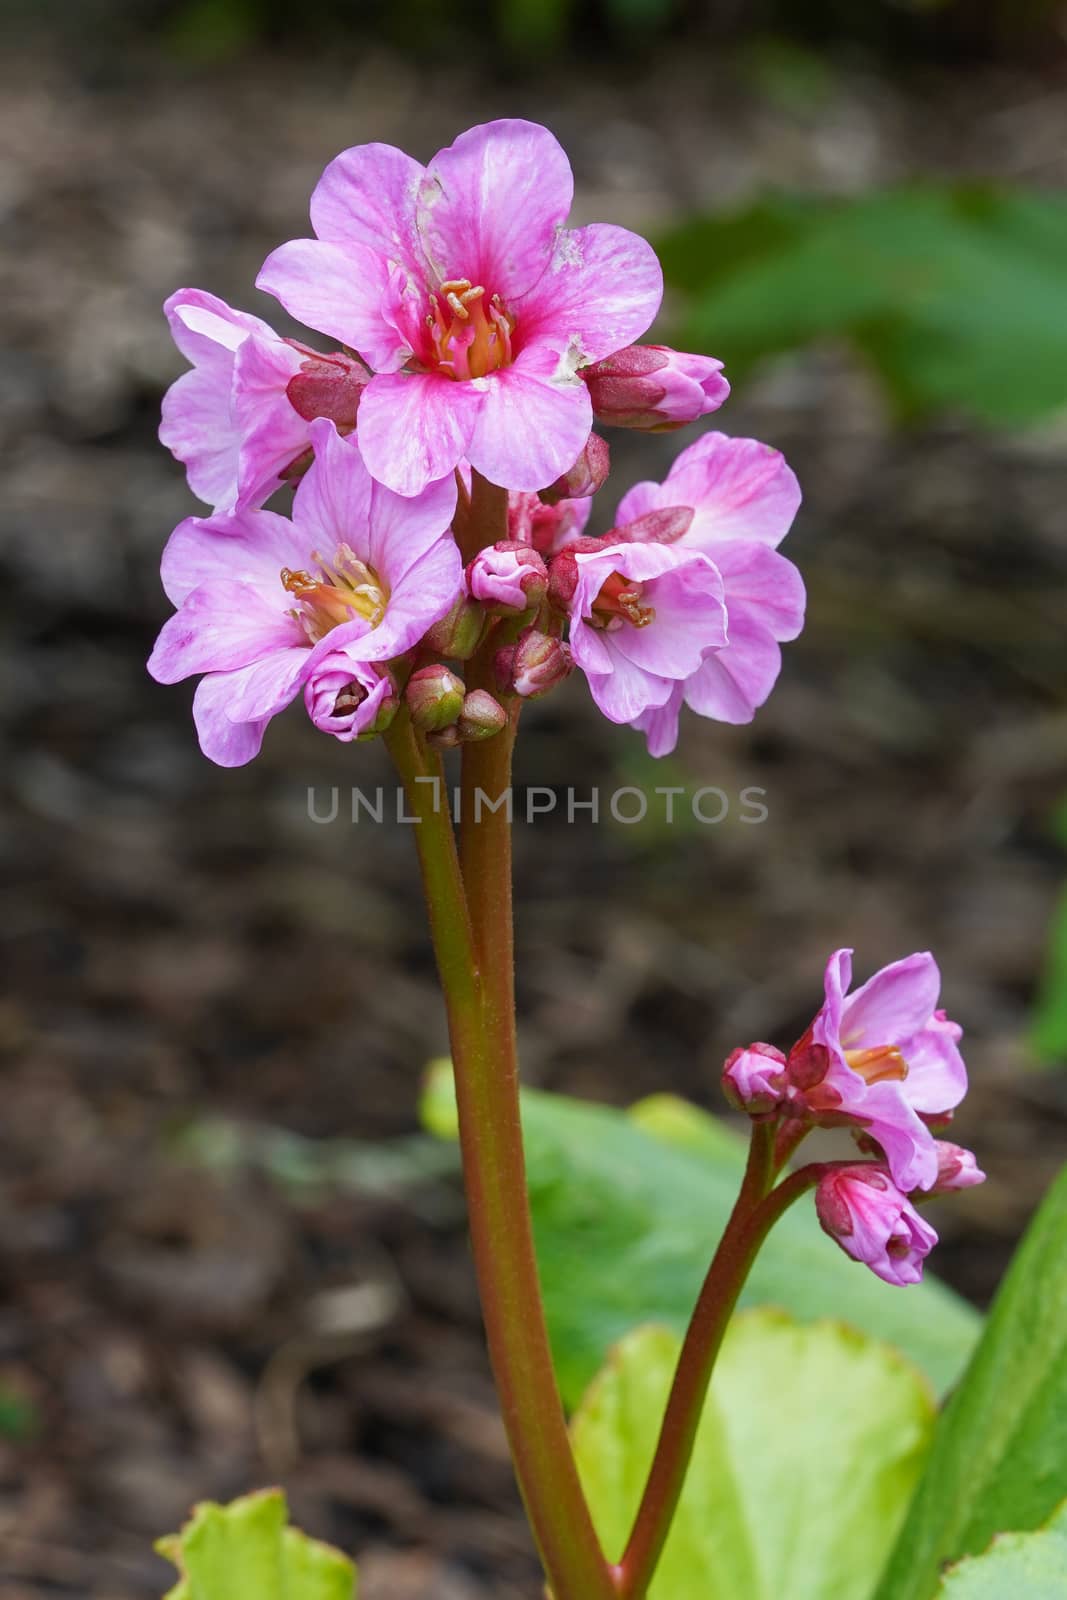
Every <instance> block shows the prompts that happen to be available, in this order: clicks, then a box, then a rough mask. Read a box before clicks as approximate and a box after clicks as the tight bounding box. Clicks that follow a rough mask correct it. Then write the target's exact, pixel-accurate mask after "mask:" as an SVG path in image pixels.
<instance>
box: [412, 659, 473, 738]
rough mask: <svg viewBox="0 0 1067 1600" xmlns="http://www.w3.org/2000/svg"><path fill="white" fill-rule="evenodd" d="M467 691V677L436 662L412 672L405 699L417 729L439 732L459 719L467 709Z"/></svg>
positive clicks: (426, 731)
mask: <svg viewBox="0 0 1067 1600" xmlns="http://www.w3.org/2000/svg"><path fill="white" fill-rule="evenodd" d="M464 693H465V691H464V687H463V680H462V679H461V678H457V677H456V674H455V673H454V672H450V671H449V669H448V668H447V667H446V666H444V665H442V664H441V663H440V662H435V663H434V664H433V665H432V666H429V667H420V668H419V670H418V672H413V673H412V674H411V677H410V678H409V679H408V683H407V688H406V689H405V690H404V699H405V701H406V702H407V707H408V710H409V711H410V712H411V720H412V722H413V723H414V724H415V726H416V728H421V729H422V731H423V733H439V732H440V730H441V729H442V728H447V727H448V726H449V724H450V723H453V722H455V721H456V718H457V717H458V716H459V714H460V712H461V710H462V709H463V696H464Z"/></svg>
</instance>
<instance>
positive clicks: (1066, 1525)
mask: <svg viewBox="0 0 1067 1600" xmlns="http://www.w3.org/2000/svg"><path fill="white" fill-rule="evenodd" d="M1065 1574H1067V1505H1064V1506H1061V1507H1060V1509H1059V1511H1058V1512H1057V1513H1056V1515H1055V1516H1054V1517H1053V1518H1052V1520H1051V1522H1048V1523H1046V1524H1045V1526H1044V1527H1043V1528H1040V1529H1039V1530H1038V1531H1037V1532H1036V1533H1009V1534H1002V1535H1001V1536H1000V1537H999V1538H998V1539H996V1540H995V1541H994V1543H993V1545H992V1546H991V1547H990V1549H989V1550H987V1551H986V1553H985V1555H982V1556H974V1557H971V1558H970V1559H968V1560H966V1561H961V1562H960V1564H959V1565H958V1566H956V1567H953V1568H951V1569H950V1570H949V1571H948V1572H947V1573H946V1574H945V1581H944V1583H943V1584H942V1585H941V1588H940V1589H939V1590H938V1600H1004V1597H1005V1596H1006V1595H1011V1597H1012V1600H1062V1596H1063V1595H1064V1593H1067V1587H1065V1584H1064V1575H1065Z"/></svg>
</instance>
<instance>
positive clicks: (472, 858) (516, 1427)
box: [386, 476, 617, 1600]
mask: <svg viewBox="0 0 1067 1600" xmlns="http://www.w3.org/2000/svg"><path fill="white" fill-rule="evenodd" d="M506 511H507V497H506V494H504V495H503V498H502V499H501V493H500V491H497V490H496V489H495V487H494V486H492V485H487V484H484V482H483V480H480V479H479V478H478V477H477V476H475V479H474V484H473V494H472V500H471V507H470V511H469V513H468V514H467V515H466V516H465V517H464V518H462V519H461V521H462V529H461V531H460V537H461V541H462V543H463V547H464V553H465V554H466V553H467V551H468V550H470V549H472V547H473V548H475V549H477V548H481V547H482V546H483V545H485V544H491V543H493V542H495V539H498V538H503V537H504V536H505V531H506V522H505V521H504V519H505V518H506ZM494 519H495V520H494ZM475 540H476V541H477V542H476V543H475V542H474V541H475ZM491 665H492V645H491V641H490V642H489V643H487V644H486V645H485V646H484V647H483V649H482V651H481V652H479V655H478V656H477V657H475V659H474V660H473V661H472V662H470V663H468V667H467V673H466V677H467V683H468V686H469V687H473V686H483V685H484V686H487V687H488V686H489V684H490V682H491ZM517 720H518V702H517V701H513V702H512V706H511V708H510V721H509V725H508V727H507V728H506V729H505V730H504V731H503V732H501V733H499V734H497V735H495V736H494V737H493V738H491V739H486V740H484V741H478V742H474V743H471V744H467V745H465V746H464V748H463V774H462V788H461V804H462V807H463V812H462V824H461V826H462V835H461V844H462V850H461V854H460V855H457V852H456V847H455V839H454V835H453V832H452V826H451V820H450V818H449V816H448V812H447V808H446V807H444V806H442V807H441V809H440V810H436V809H435V808H434V806H433V787H432V785H430V784H428V783H416V779H418V778H426V777H429V776H433V775H434V772H435V771H439V770H440V764H439V761H438V760H437V758H436V757H435V756H434V755H431V753H430V752H429V751H427V750H426V748H425V746H424V744H423V742H422V741H421V740H420V739H419V737H418V735H417V734H416V733H415V730H414V729H413V728H412V726H411V722H410V719H409V718H408V717H407V715H406V713H404V712H401V714H400V715H399V716H398V717H397V719H396V721H395V722H394V724H393V726H392V728H390V730H389V732H388V733H387V735H386V742H387V744H388V746H389V748H390V751H391V753H392V755H393V758H394V760H395V762H396V765H397V767H398V769H399V771H400V774H401V776H402V778H403V781H404V784H405V787H406V789H407V791H408V794H409V806H410V809H411V811H412V813H413V814H414V815H415V816H417V817H418V818H419V826H418V829H417V843H418V847H419V859H420V864H421V867H422V873H423V880H424V884H425V888H426V898H427V903H428V906H429V911H430V927H431V933H432V936H433V940H434V948H435V952H436V955H437V961H438V967H439V969H440V973H441V983H442V987H443V989H444V992H445V1001H446V1005H447V1008H448V1018H449V1033H450V1038H451V1045H452V1060H453V1066H454V1070H455V1080H456V1102H457V1107H458V1112H459V1130H460V1144H461V1147H462V1151H463V1173H464V1182H465V1186H466V1191H467V1205H468V1212H469V1218H470V1232H471V1244H472V1249H473V1254H474V1261H475V1267H476V1270H477V1274H478V1287H479V1291H480V1294H481V1301H482V1312H483V1316H484V1320H485V1329H486V1341H487V1344H488V1347H489V1355H490V1360H491V1362H492V1366H493V1373H494V1376H495V1379H496V1384H497V1390H498V1393H499V1396H500V1404H501V1411H502V1414H503V1419H504V1426H505V1428H506V1430H507V1435H508V1442H509V1445H510V1448H511V1454H512V1460H513V1462H514V1465H515V1474H516V1477H517V1479H518V1483H519V1488H520V1490H521V1492H522V1496H523V1500H524V1502H525V1505H526V1511H527V1515H528V1517H529V1520H530V1526H531V1528H532V1530H533V1534H534V1538H535V1540H536V1542H537V1546H538V1549H539V1551H540V1555H541V1559H542V1562H543V1563H544V1568H545V1572H546V1574H547V1576H548V1580H549V1583H550V1585H551V1588H552V1593H553V1595H554V1596H555V1600H617V1591H616V1587H615V1582H614V1579H613V1576H612V1570H611V1569H610V1568H609V1567H608V1565H607V1563H606V1562H605V1560H604V1557H603V1554H602V1552H601V1549H600V1543H599V1541H598V1539H597V1535H596V1531H595V1529H594V1527H593V1523H592V1519H591V1517H590V1514H589V1509H588V1506H587V1504H586V1501H585V1496H584V1494H583V1492H582V1487H581V1483H580V1481H579V1478H578V1471H577V1467H576V1465H575V1461H574V1455H573V1452H572V1450H571V1445H570V1437H569V1435H568V1432H567V1424H566V1419H565V1417H564V1413H563V1406H562V1403H561V1400H560V1396H559V1389H558V1387H557V1384H556V1377H555V1371H554V1369H553V1365H552V1353H551V1349H550V1346H549V1340H548V1330H547V1327H546V1324H545V1315H544V1306H543V1302H542V1297H541V1286H540V1280H539V1277H538V1271H537V1258H536V1255H535V1251H534V1239H533V1227H532V1223H531V1218H530V1207H529V1199H528V1196H527V1190H526V1168H525V1158H524V1153H523V1142H522V1124H521V1121H520V1112H519V1076H518V1061H517V1052H516V1040H515V1001H514V954H513V935H512V907H511V816H510V802H509V800H508V799H507V798H506V797H507V796H508V795H509V794H510V784H511V752H512V746H513V743H514V738H515V725H516V722H517ZM478 791H481V794H482V795H484V796H486V797H487V798H488V800H489V802H491V804H489V805H486V804H485V802H484V801H481V802H480V801H479V798H478ZM501 796H503V797H505V798H504V800H503V803H502V804H500V806H499V809H493V808H492V803H495V802H497V800H498V799H499V797H501Z"/></svg>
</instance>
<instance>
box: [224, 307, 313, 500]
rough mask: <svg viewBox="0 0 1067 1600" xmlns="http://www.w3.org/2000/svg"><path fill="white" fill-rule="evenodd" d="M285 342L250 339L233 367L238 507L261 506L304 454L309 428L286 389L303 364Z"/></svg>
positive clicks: (235, 359) (298, 354)
mask: <svg viewBox="0 0 1067 1600" xmlns="http://www.w3.org/2000/svg"><path fill="white" fill-rule="evenodd" d="M303 361H304V357H303V356H302V355H301V353H300V351H299V350H294V349H293V347H292V345H290V344H286V343H285V341H284V339H270V340H266V339H261V338H259V337H258V336H256V335H254V334H253V335H252V336H251V337H250V338H248V339H246V340H245V342H244V344H243V345H242V346H241V348H240V349H239V350H238V352H237V354H236V356H235V357H234V362H233V417H234V422H235V424H236V428H237V433H238V436H239V439H240V446H239V450H238V457H237V486H238V494H237V503H238V505H241V506H261V505H262V504H263V502H264V500H266V499H268V498H269V496H270V495H272V494H273V493H274V491H275V489H277V488H278V487H279V486H280V484H281V478H280V476H279V475H280V473H281V471H282V469H283V468H285V467H287V466H288V465H289V463H290V462H291V461H294V460H295V459H296V457H297V456H299V455H301V454H302V453H303V451H304V450H306V449H307V446H308V441H309V434H308V424H307V422H306V421H305V419H304V418H303V417H302V416H301V415H300V414H299V412H298V411H297V410H296V409H295V408H294V406H293V405H292V403H291V402H290V400H289V396H288V394H287V393H286V387H287V385H288V383H289V380H290V378H292V377H294V376H295V375H296V374H297V373H298V372H299V371H300V368H301V366H302V364H303Z"/></svg>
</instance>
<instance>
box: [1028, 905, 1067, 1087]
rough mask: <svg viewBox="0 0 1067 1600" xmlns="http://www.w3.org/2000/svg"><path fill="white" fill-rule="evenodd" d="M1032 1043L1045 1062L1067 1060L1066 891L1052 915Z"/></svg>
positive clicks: (1039, 1058) (1040, 1058)
mask: <svg viewBox="0 0 1067 1600" xmlns="http://www.w3.org/2000/svg"><path fill="white" fill-rule="evenodd" d="M1033 1044H1034V1051H1035V1053H1036V1055H1037V1057H1038V1060H1040V1061H1042V1062H1045V1063H1046V1064H1048V1063H1052V1062H1059V1061H1067V894H1064V895H1063V896H1061V898H1060V902H1059V905H1058V906H1057V907H1056V909H1055V911H1054V912H1053V916H1052V926H1051V928H1050V930H1049V940H1048V952H1047V954H1046V956H1045V971H1044V976H1043V978H1042V981H1041V987H1040V989H1039V991H1038V997H1037V1010H1036V1014H1035V1016H1034V1028H1033Z"/></svg>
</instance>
